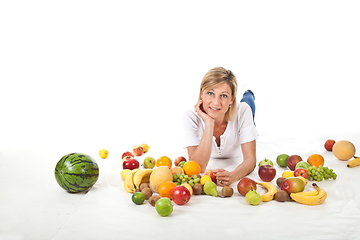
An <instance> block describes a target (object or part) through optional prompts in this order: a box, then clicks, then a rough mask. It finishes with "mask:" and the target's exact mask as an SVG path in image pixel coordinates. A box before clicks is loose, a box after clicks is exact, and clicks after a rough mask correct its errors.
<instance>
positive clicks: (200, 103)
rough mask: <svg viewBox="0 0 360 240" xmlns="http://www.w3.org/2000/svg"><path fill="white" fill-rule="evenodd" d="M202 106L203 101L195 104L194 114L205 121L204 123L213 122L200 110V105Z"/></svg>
mask: <svg viewBox="0 0 360 240" xmlns="http://www.w3.org/2000/svg"><path fill="white" fill-rule="evenodd" d="M202 104H203V100H199V101H198V102H197V103H196V104H195V110H196V113H197V114H198V115H199V116H200V117H201V118H202V119H203V120H204V121H205V122H214V119H213V118H212V117H210V116H209V115H208V114H207V113H206V112H204V111H203V110H202V109H201V105H202Z"/></svg>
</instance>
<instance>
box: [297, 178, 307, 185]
mask: <svg viewBox="0 0 360 240" xmlns="http://www.w3.org/2000/svg"><path fill="white" fill-rule="evenodd" d="M298 178H300V179H301V180H303V182H304V184H305V186H306V184H307V181H306V179H305V178H304V177H302V176H298Z"/></svg>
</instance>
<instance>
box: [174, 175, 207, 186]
mask: <svg viewBox="0 0 360 240" xmlns="http://www.w3.org/2000/svg"><path fill="white" fill-rule="evenodd" d="M204 176H207V175H204ZM208 177H209V176H208ZM209 178H210V177H209ZM210 180H211V178H210ZM173 182H174V183H175V184H176V185H181V184H183V183H188V184H190V186H191V187H194V185H195V184H196V183H200V178H199V177H198V175H197V174H195V175H193V176H191V177H189V176H188V175H186V174H184V173H181V174H180V173H176V174H174V175H173Z"/></svg>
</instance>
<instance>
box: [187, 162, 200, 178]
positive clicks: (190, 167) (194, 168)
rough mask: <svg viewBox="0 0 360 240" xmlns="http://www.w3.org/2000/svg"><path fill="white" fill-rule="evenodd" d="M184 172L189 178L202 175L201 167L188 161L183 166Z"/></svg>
mask: <svg viewBox="0 0 360 240" xmlns="http://www.w3.org/2000/svg"><path fill="white" fill-rule="evenodd" d="M183 169H184V172H185V174H186V175H188V176H190V177H191V176H192V175H194V174H200V165H199V164H198V163H197V162H195V161H188V162H186V163H185V164H184V166H183Z"/></svg>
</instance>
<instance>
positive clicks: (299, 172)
mask: <svg viewBox="0 0 360 240" xmlns="http://www.w3.org/2000/svg"><path fill="white" fill-rule="evenodd" d="M294 176H295V177H299V176H301V177H303V178H305V179H306V178H307V176H308V172H307V171H306V169H305V168H302V167H299V168H297V169H295V171H294Z"/></svg>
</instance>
